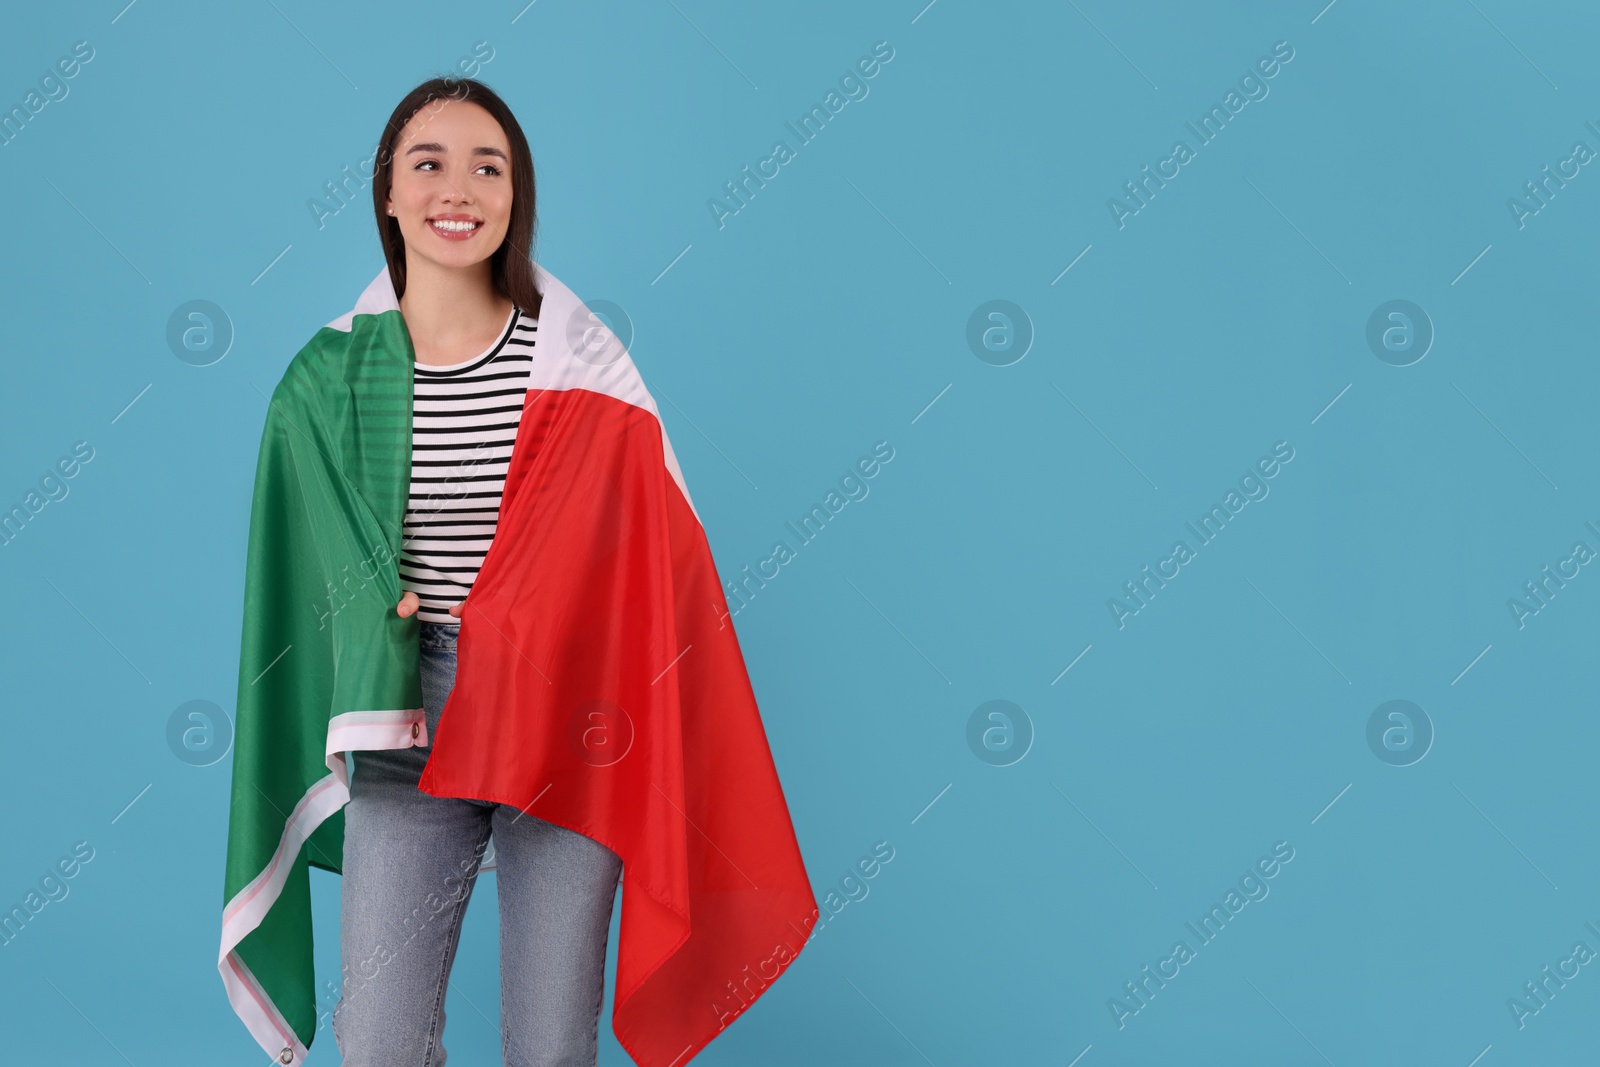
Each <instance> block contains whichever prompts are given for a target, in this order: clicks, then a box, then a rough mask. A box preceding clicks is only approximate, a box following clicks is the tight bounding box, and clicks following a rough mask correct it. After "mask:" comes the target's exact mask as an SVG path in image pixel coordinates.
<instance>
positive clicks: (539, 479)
mask: <svg viewBox="0 0 1600 1067" xmlns="http://www.w3.org/2000/svg"><path fill="white" fill-rule="evenodd" d="M380 158H381V159H382V160H383V166H382V170H381V171H379V172H377V173H375V174H374V175H373V179H374V180H373V209H374V215H375V218H376V220H377V223H378V232H379V236H380V239H381V241H382V243H383V249H384V254H385V257H386V260H387V262H386V264H385V266H384V268H383V269H382V270H381V271H380V272H379V273H378V275H377V277H376V278H373V280H372V281H371V282H370V283H369V284H368V285H367V287H366V289H365V291H364V292H362V293H361V295H360V296H359V298H357V299H356V301H355V303H354V306H353V307H352V308H351V309H350V311H349V312H347V313H346V314H344V315H341V316H340V317H339V318H337V319H335V320H334V321H332V322H330V323H328V324H327V325H326V326H324V327H322V328H321V329H320V330H318V331H317V332H316V333H315V334H314V335H313V337H312V339H311V341H310V342H308V343H307V344H306V345H305V346H304V347H303V348H302V349H301V351H300V352H299V353H298V354H297V355H296V356H295V358H294V359H293V360H292V361H291V362H290V364H289V366H288V368H287V369H286V370H285V371H284V374H283V378H282V380H281V381H280V382H279V384H278V386H277V388H276V389H275V391H274V393H273V396H272V398H271V400H272V402H271V404H269V405H268V409H267V415H266V425H265V427H264V429H263V431H262V439H261V450H260V452H259V454H258V458H257V463H256V481H255V492H254V495H253V497H252V500H251V511H250V541H249V550H248V553H247V563H246V579H245V593H244V614H245V622H244V627H243V631H242V634H241V639H240V658H239V662H240V667H239V686H238V710H237V714H236V716H235V737H236V740H235V744H234V747H233V768H234V776H233V783H232V796H231V805H232V806H231V809H230V813H229V823H228V828H229V834H228V863H227V873H226V879H225V886H224V894H223V902H224V903H223V924H222V943H221V947H220V951H219V954H218V963H217V966H218V970H219V973H220V975H221V977H222V980H223V983H224V985H225V986H226V988H227V991H228V998H229V1001H230V1002H231V1003H232V1005H233V1007H234V1009H235V1011H237V1012H238V1013H239V1016H240V1018H241V1019H242V1020H243V1021H244V1023H245V1025H246V1026H247V1027H248V1028H249V1030H250V1032H251V1034H252V1035H253V1036H254V1037H255V1039H256V1040H257V1042H259V1043H260V1045H261V1047H262V1048H263V1049H264V1050H265V1051H266V1052H267V1053H268V1054H269V1055H270V1056H271V1057H272V1058H273V1060H274V1061H275V1062H277V1063H279V1064H281V1065H284V1067H300V1064H302V1063H303V1062H304V1061H305V1058H306V1055H307V1053H308V1051H309V1046H310V1044H311V1041H312V1039H313V1037H314V1036H315V1033H316V1030H317V1021H318V1015H317V1005H316V997H315V991H316V982H315V973H314V967H313V955H314V954H313V952H312V928H311V906H310V885H309V867H311V866H316V867H319V868H321V869H323V870H326V871H331V872H333V873H336V874H339V875H341V876H342V884H341V887H340V894H341V900H340V955H341V958H342V960H343V965H342V967H343V971H344V976H345V979H346V981H345V982H344V983H343V985H342V988H341V989H340V990H339V995H338V1001H337V1003H336V1005H335V1007H334V1011H333V1018H332V1028H333V1033H334V1038H335V1040H336V1041H337V1042H338V1046H339V1052H340V1054H341V1055H342V1056H343V1063H344V1065H345V1067H377V1065H380V1064H381V1065H384V1067H388V1065H390V1064H395V1063H417V1062H423V1061H426V1062H430V1063H436V1064H437V1063H443V1062H444V1060H445V1049H444V1030H445V1008H446V1004H445V1001H446V991H447V990H448V988H449V978H450V972H451V969H452V967H453V964H454V958H455V952H456V947H457V945H458V944H459V938H460V934H461V929H462V920H463V915H464V913H465V911H466V909H467V906H468V903H469V898H470V897H471V895H472V889H473V886H474V885H475V884H476V882H477V876H478V874H479V873H481V872H482V871H483V870H484V869H485V867H484V863H483V860H484V855H485V853H486V849H487V846H488V844H489V843H490V841H491V839H492V841H493V843H494V846H495V848H494V858H495V866H494V871H495V882H494V885H495V892H496V895H497V896H498V898H499V910H500V978H501V983H500V984H501V990H502V1000H501V1019H502V1026H503V1034H504V1042H505V1046H504V1050H503V1051H504V1055H505V1060H506V1063H507V1064H512V1063H516V1064H529V1063H555V1062H560V1063H563V1064H567V1065H569V1067H581V1065H589V1067H593V1065H594V1064H595V1063H596V1060H597V1055H598V1052H597V1044H598V1025H599V1016H600V1011H601V1006H602V1004H603V1000H604V991H605V962H606V948H607V944H606V942H607V937H608V934H609V930H610V925H611V918H612V914H613V910H614V903H615V900H616V896H617V889H618V886H619V885H620V884H621V880H622V879H621V873H622V870H623V867H624V864H626V870H627V873H628V879H627V887H626V892H625V893H624V895H623V898H622V919H621V931H622V932H621V934H620V935H619V939H618V944H617V968H616V976H617V977H616V995H615V998H614V1000H613V1004H612V1030H613V1032H614V1033H615V1034H616V1036H617V1039H618V1041H620V1042H621V1043H622V1045H623V1047H624V1048H626V1049H627V1051H628V1053H629V1055H630V1056H632V1057H633V1059H634V1061H635V1062H636V1063H637V1064H639V1065H640V1067H669V1065H670V1067H685V1064H687V1062H688V1061H689V1059H691V1058H692V1057H693V1055H694V1054H695V1053H696V1052H697V1051H698V1050H699V1049H700V1048H702V1047H704V1046H705V1045H706V1044H707V1043H708V1042H709V1041H711V1040H712V1039H713V1038H714V1037H716V1036H717V1034H718V1033H719V1032H720V1031H721V1029H722V1027H723V1026H724V1025H726V1024H727V1023H728V1022H730V1021H731V1020H732V1018H733V1017H736V1016H737V1015H738V1014H739V1013H741V1012H742V1011H743V1010H744V1008H745V1007H748V1005H749V1003H751V1002H753V1001H754V999H755V998H756V997H757V996H759V995H760V994H761V991H762V990H763V989H765V988H766V985H767V984H769V983H770V982H771V981H772V980H774V979H776V977H777V972H778V971H781V970H782V969H784V968H786V967H787V966H788V964H789V963H790V962H792V961H793V959H794V958H795V954H796V953H798V951H799V948H800V946H799V945H796V946H794V948H793V949H792V950H789V951H787V952H785V953H784V954H782V955H781V957H774V955H773V949H774V946H775V945H778V944H779V943H780V942H784V941H785V939H787V938H788V937H789V936H790V931H791V930H798V929H799V928H800V924H801V923H802V922H804V921H805V920H806V919H807V918H811V919H814V918H815V917H816V915H817V904H816V899H815V896H814V895H813V893H812V892H811V888H810V882H809V879H808V878H807V876H806V871H805V865H804V862H803V861H802V858H801V855H800V849H799V845H798V843H797V841H796V840H795V835H794V827H793V825H792V823H791V822H790V820H789V816H788V809H787V806H786V803H785V801H784V797H783V792H782V788H781V786H780V783H779V781H778V777H777V772H776V769H775V768H774V766H773V762H772V754H771V751H770V750H769V749H768V747H767V743H766V735H765V731H764V729H763V726H762V723H761V718H760V714H759V710H758V708H757V707H756V704H755V700H754V696H753V693H752V690H751V684H750V678H749V675H748V673H747V672H746V670H745V667H744V659H743V656H742V654H741V652H740V650H739V645H738V639H737V636H736V634H735V632H734V629H733V627H731V626H727V625H725V624H723V623H722V622H720V621H719V620H718V619H717V618H715V616H714V613H713V612H708V611H706V610H705V609H706V607H707V606H708V605H709V606H711V607H712V608H714V609H720V614H721V615H722V616H726V615H727V610H726V607H727V605H726V600H725V598H724V597H723V596H722V595H721V591H720V589H719V586H718V583H717V572H716V566H715V562H714V561H713V559H712V558H711V552H710V547H709V544H708V541H707V538H706V534H705V531H704V529H703V528H702V527H701V525H700V520H699V515H698V514H697V513H696V511H695V510H694V506H693V504H692V503H691V502H690V500H689V495H688V489H687V487H686V485H685V484H684V481H683V473H682V470H681V469H680V468H679V466H678V462H677V459H676V457H675V455H674V453H673V450H672V446H671V444H670V442H669V441H668V439H667V433H666V429H665V426H664V425H663V423H662V420H661V416H660V409H659V408H658V407H657V405H656V403H655V400H654V398H653V397H651V395H650V393H649V391H648V390H647V389H646V388H645V387H644V383H643V381H642V380H641V378H640V375H639V373H638V369H637V368H636V367H635V366H634V364H633V361H632V359H631V358H630V357H629V356H628V353H627V351H626V350H625V348H624V346H623V345H622V344H621V343H620V342H619V341H618V340H617V338H616V337H615V336H614V335H611V334H610V331H609V330H608V329H606V328H605V327H604V325H603V324H601V325H596V326H594V327H593V330H592V331H591V332H599V333H601V334H602V335H603V336H601V337H599V338H598V341H599V345H598V347H599V348H600V350H603V351H605V352H606V353H607V358H606V359H603V360H595V359H594V358H593V352H594V350H595V347H594V346H593V345H592V344H591V339H590V338H589V337H588V336H587V335H586V336H585V338H583V339H582V340H579V339H577V338H573V339H572V340H571V341H568V340H567V339H566V338H565V337H563V336H562V334H561V332H560V331H555V333H556V336H555V337H554V338H553V339H550V338H547V342H548V341H549V340H554V341H555V342H556V343H553V344H551V343H546V344H544V345H540V344H539V343H538V332H537V324H538V320H539V317H540V316H541V315H547V316H548V318H549V320H550V321H552V322H556V323H561V324H565V323H569V322H593V323H597V324H600V323H601V320H600V319H599V318H598V317H597V316H595V314H594V312H593V310H592V309H590V308H589V307H587V306H586V305H584V304H583V302H582V301H581V300H579V299H578V297H577V296H576V294H574V293H573V292H572V291H571V290H570V289H568V288H567V287H566V286H564V285H563V284H562V283H561V282H560V281H559V280H558V279H556V278H555V277H554V276H553V275H551V274H550V273H549V272H548V271H547V270H545V269H544V267H543V266H542V265H539V264H535V263H534V262H533V260H532V259H531V257H530V255H529V249H530V245H531V242H532V239H533V233H534V229H535V221H536V219H535V212H534V176H533V159H532V155H531V153H530V152H529V150H528V143H527V140H526V139H525V138H524V136H523V134H522V130H521V127H520V126H519V125H518V124H517V121H516V119H515V117H514V116H513V115H512V114H511V112H510V110H509V109H508V108H507V107H506V105H505V104H504V102H502V101H501V99H500V98H499V96H497V95H496V94H495V93H494V92H493V91H491V90H490V89H489V88H487V87H486V86H484V85H483V84H482V83H480V82H476V81H467V80H458V79H436V80H433V81H429V82H425V83H423V84H422V85H420V86H418V87H417V88H416V89H415V90H413V91H412V92H411V93H410V94H408V95H407V97H406V98H405V99H404V100H402V101H401V102H400V104H399V106H398V107H396V108H395V111H394V113H393V114H392V115H391V117H390V119H389V122H388V124H387V125H386V127H385V129H384V135H383V138H382V140H381V150H380ZM562 342H566V343H562ZM574 342H577V343H574ZM352 574H353V575H354V576H355V578H356V579H357V580H356V582H355V586H354V588H353V589H352V588H351V586H350V582H351V576H352ZM308 604H309V605H310V606H311V610H309V611H308V610H306V606H307V605H308ZM691 649H692V650H693V651H692V652H691V651H690V650H691ZM679 650H681V651H679ZM664 653H665V656H664V655H663V654H664ZM657 682H660V683H661V684H656V683H657ZM613 727H615V731H614V730H613ZM616 731H621V732H620V733H617V732H616ZM614 736H615V737H617V738H621V737H623V736H626V738H627V742H626V743H625V744H613V743H612V740H613V737H614ZM347 757H348V760H347ZM752 960H756V961H760V966H763V967H765V968H766V969H765V970H763V971H762V973H761V981H762V985H761V986H760V987H759V988H757V989H753V990H751V991H750V992H749V994H748V1000H741V1002H740V1003H739V1004H737V1005H733V1004H729V1005H724V1006H722V1008H720V1009H717V1010H708V1007H712V1008H716V1004H715V1002H716V1001H717V998H719V997H721V996H722V993H723V990H724V989H725V986H726V984H727V982H728V980H729V976H730V975H732V974H735V973H738V971H739V969H740V967H742V966H744V965H746V964H748V963H749V962H750V961H752Z"/></svg>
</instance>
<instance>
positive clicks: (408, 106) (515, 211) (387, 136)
mask: <svg viewBox="0 0 1600 1067" xmlns="http://www.w3.org/2000/svg"><path fill="white" fill-rule="evenodd" d="M448 100H459V101H462V102H463V103H469V104H477V105H478V106H479V107H481V108H483V109H484V110H485V111H487V112H488V113H489V114H490V115H491V116H492V117H493V118H494V120H495V121H496V122H498V123H499V124H500V128H501V129H502V130H504V131H505V135H506V140H507V141H508V142H509V143H510V145H511V189H512V194H511V221H510V223H509V224H508V228H507V230H506V238H505V240H504V241H503V242H501V244H500V247H499V248H497V249H495V251H494V254H493V255H492V256H490V257H489V273H490V277H491V278H492V279H493V284H494V288H495V292H497V293H499V294H500V295H501V296H503V297H507V298H509V299H510V300H512V301H514V302H515V303H516V305H517V306H518V307H520V308H522V309H523V310H524V311H526V312H527V313H528V314H529V315H532V316H534V317H535V318H537V317H538V314H539V309H540V305H541V304H542V303H543V299H544V294H542V293H540V292H539V287H538V285H537V283H536V282H535V281H534V276H533V260H532V251H533V240H534V233H535V230H536V229H537V228H538V222H539V214H538V211H537V210H536V208H537V203H536V197H535V195H534V194H535V186H534V179H533V153H532V152H530V151H529V150H528V139H527V137H525V136H523V133H522V127H521V126H520V125H519V124H518V123H517V119H516V116H515V115H513V114H511V109H510V108H509V107H507V106H506V103H505V101H504V100H502V99H500V96H499V94H498V93H496V92H495V91H494V90H493V89H491V88H489V87H488V86H487V85H485V84H483V83H482V82H480V81H476V80H474V79H472V78H453V77H444V78H430V79H429V80H428V81H425V82H423V83H422V84H421V85H419V86H417V87H416V88H415V89H413V90H411V91H410V92H409V93H407V94H406V95H405V98H404V99H403V100H401V101H400V103H399V105H398V106H396V107H395V109H394V113H393V114H391V115H390V116H389V122H388V124H387V125H386V126H384V128H383V138H382V139H381V140H380V141H379V142H378V154H377V157H376V163H375V164H374V166H373V168H372V211H373V214H374V215H376V216H377V219H378V239H379V241H381V242H382V244H383V256H384V258H385V259H386V260H388V262H389V278H390V280H391V281H392V282H393V283H394V295H395V298H396V299H399V298H400V297H402V296H404V295H405V291H406V242H405V239H404V238H403V237H401V236H400V220H399V218H397V217H396V216H394V215H390V214H389V213H388V211H387V210H386V209H385V207H384V204H385V201H387V200H388V199H389V188H390V186H391V185H392V184H393V182H394V143H395V141H396V140H397V139H398V138H399V136H400V131H401V130H403V129H405V126H406V123H408V122H410V121H411V119H412V118H413V117H414V116H415V115H416V114H417V112H419V111H421V110H422V109H423V108H425V107H430V106H431V107H432V109H433V110H434V111H437V110H438V109H439V107H442V106H443V104H442V103H441V104H435V103H434V102H435V101H448Z"/></svg>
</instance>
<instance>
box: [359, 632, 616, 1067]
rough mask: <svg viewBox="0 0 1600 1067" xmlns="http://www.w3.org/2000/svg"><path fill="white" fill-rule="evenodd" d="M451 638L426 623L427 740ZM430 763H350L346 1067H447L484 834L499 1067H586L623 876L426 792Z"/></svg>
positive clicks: (532, 823)
mask: <svg viewBox="0 0 1600 1067" xmlns="http://www.w3.org/2000/svg"><path fill="white" fill-rule="evenodd" d="M456 633H457V627H456V626H454V625H450V624H445V623H432V622H426V621H424V622H422V623H421V637H420V640H419V647H418V652H419V654H420V660H421V673H422V679H421V680H422V703H423V709H424V712H425V713H426V717H427V722H428V736H429V738H430V739H431V738H432V737H433V736H434V731H435V730H436V729H437V728H438V724H439V715H440V712H441V711H442V710H443V708H444V702H445V698H446V697H447V696H449V695H450V689H451V687H452V686H453V685H454V684H455V675H456ZM429 751H430V750H429V749H427V748H422V747H412V748H401V749H393V750H383V751H363V752H358V753H352V754H351V760H352V764H353V767H352V770H351V773H350V802H349V803H348V804H347V805H346V806H345V808H344V813H345V836H344V871H343V876H342V889H341V893H342V897H341V902H340V950H341V954H342V956H343V970H344V983H343V985H342V988H341V990H340V997H339V1001H338V1003H337V1004H336V1005H335V1007H334V1013H333V1033H334V1039H335V1040H336V1041H337V1042H338V1045H339V1052H340V1054H341V1055H342V1056H343V1057H344V1060H343V1063H344V1065H345V1067H443V1065H444V1063H445V1048H444V1040H443V1038H444V1022H445V1016H444V1001H445V992H446V990H447V988H448V985H449V978H450V968H451V964H452V963H453V962H454V959H455V954H456V944H457V941H458V939H459V937H460V935H461V920H462V916H463V914H464V913H465V912H466V908H467V903H468V901H469V899H470V898H471V896H472V890H473V887H474V885H476V883H477V875H478V868H479V866H480V865H481V863H482V861H483V858H484V855H485V853H486V851H487V847H488V843H489V839H490V836H491V834H492V835H493V838H494V851H495V874H496V877H495V885H496V890H497V892H498V895H499V898H500V987H501V988H500V1017H501V1025H502V1026H503V1028H504V1029H503V1030H502V1032H501V1033H502V1039H501V1055H502V1057H503V1059H504V1062H505V1067H580V1065H581V1067H593V1065H594V1064H595V1062H596V1057H597V1055H598V1052H597V1043H598V1034H599V1020H600V1006H601V1002H602V999H603V996H604V992H605V958H606V939H607V935H608V933H609V932H610V927H611V910H612V905H613V903H614V901H615V897H616V890H617V880H618V877H619V875H620V874H621V870H622V861H621V860H620V859H619V858H618V857H617V855H616V853H614V852H612V851H611V850H610V849H608V848H606V847H605V846H604V845H601V844H599V843H598V842H596V841H595V840H593V839H592V838H589V837H586V836H584V835H583V834H579V833H576V832H574V831H572V830H568V829H567V828H565V827H562V826H556V825H555V824H553V823H548V822H545V821H544V820H542V819H539V818H536V817H534V816H532V815H527V814H524V813H523V812H521V811H519V810H518V809H517V808H515V807H512V806H510V805H506V804H496V803H492V802H489V801H483V800H471V799H464V798H453V797H435V796H430V795H429V794H427V793H424V792H422V791H421V790H419V789H418V788H417V781H418V779H420V778H421V776H422V768H423V765H424V764H425V763H426V761H427V757H428V753H429ZM468 1018H469V1019H470V1016H469V1017H468Z"/></svg>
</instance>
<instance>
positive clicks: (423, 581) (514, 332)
mask: <svg viewBox="0 0 1600 1067" xmlns="http://www.w3.org/2000/svg"><path fill="white" fill-rule="evenodd" d="M538 330H539V324H538V320H537V319H534V318H531V317H530V316H529V315H528V314H527V313H526V312H524V311H523V310H522V309H521V308H520V307H513V308H512V309H511V314H510V316H509V317H508V318H507V319H506V325H505V329H503V330H502V331H501V332H500V338H499V339H498V340H497V341H495V343H494V344H492V345H490V346H489V348H488V350H486V351H484V352H481V353H479V354H478V355H476V356H474V357H472V358H471V359H468V360H464V361H462V362H460V363H447V364H442V365H441V364H423V363H413V365H412V383H413V384H412V414H411V495H410V498H409V499H408V500H407V501H406V515H405V526H404V533H405V540H404V541H403V542H402V545H401V550H400V588H401V589H402V590H410V591H412V592H414V593H416V594H417V599H418V600H419V601H420V602H421V604H420V606H419V608H418V609H417V618H419V619H421V620H422V621H424V622H442V623H445V624H446V625H459V623H460V621H461V620H460V619H457V618H456V617H455V616H454V615H451V614H450V611H449V609H450V607H451V606H452V605H454V604H459V603H461V601H463V600H465V599H466V596H467V592H468V590H470V589H471V588H472V583H473V580H474V579H476V578H477V576H478V569H479V568H480V567H481V566H482V565H483V557H484V554H485V553H486V552H488V550H489V543H490V542H491V541H492V540H493V538H494V531H495V526H496V524H497V523H498V521H499V518H500V494H501V491H502V490H503V489H504V488H505V481H506V470H507V468H508V467H509V466H510V461H511V448H512V446H513V445H514V444H515V443H516V439H517V426H518V424H519V423H520V422H521V421H522V405H523V402H524V401H525V400H526V399H527V391H528V381H529V373H530V371H531V370H532V367H533V355H534V342H535V341H536V340H537V336H538Z"/></svg>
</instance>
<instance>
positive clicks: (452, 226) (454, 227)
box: [429, 219, 479, 233]
mask: <svg viewBox="0 0 1600 1067" xmlns="http://www.w3.org/2000/svg"><path fill="white" fill-rule="evenodd" d="M429 225H430V226H436V227H438V228H439V229H441V230H449V231H450V232H452V233H466V232H467V231H468V230H475V229H477V228H478V225H479V224H478V223H476V222H457V221H455V220H453V219H433V220H431V221H430V222H429Z"/></svg>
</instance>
